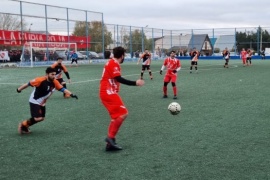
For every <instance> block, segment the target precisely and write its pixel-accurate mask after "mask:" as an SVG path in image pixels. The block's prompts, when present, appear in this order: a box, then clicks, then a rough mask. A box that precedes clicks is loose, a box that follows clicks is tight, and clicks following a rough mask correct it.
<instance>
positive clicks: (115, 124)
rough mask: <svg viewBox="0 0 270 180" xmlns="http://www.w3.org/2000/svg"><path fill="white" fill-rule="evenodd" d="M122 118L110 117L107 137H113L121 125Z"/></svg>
mask: <svg viewBox="0 0 270 180" xmlns="http://www.w3.org/2000/svg"><path fill="white" fill-rule="evenodd" d="M123 121H124V119H123V118H122V117H118V118H116V119H112V120H111V123H110V125H109V130H108V131H109V132H108V137H109V138H115V136H116V134H117V132H118V130H119V129H120V126H121V125H122V123H123Z"/></svg>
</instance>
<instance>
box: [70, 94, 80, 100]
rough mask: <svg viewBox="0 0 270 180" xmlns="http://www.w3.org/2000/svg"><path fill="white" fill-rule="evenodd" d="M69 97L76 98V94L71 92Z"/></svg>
mask: <svg viewBox="0 0 270 180" xmlns="http://www.w3.org/2000/svg"><path fill="white" fill-rule="evenodd" d="M70 97H72V98H76V99H78V96H77V95H75V94H71V95H70Z"/></svg>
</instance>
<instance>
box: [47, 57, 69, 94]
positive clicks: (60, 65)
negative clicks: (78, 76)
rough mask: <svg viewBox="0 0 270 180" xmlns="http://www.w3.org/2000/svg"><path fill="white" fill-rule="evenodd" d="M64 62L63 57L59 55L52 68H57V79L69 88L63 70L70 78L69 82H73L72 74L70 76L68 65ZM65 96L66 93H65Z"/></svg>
mask: <svg viewBox="0 0 270 180" xmlns="http://www.w3.org/2000/svg"><path fill="white" fill-rule="evenodd" d="M62 62H63V58H61V57H58V58H57V61H56V62H55V63H53V64H52V65H51V67H52V68H54V69H56V76H55V79H56V80H57V81H58V82H59V83H60V84H61V85H62V86H64V88H67V83H66V82H65V81H64V79H63V76H62V72H64V73H65V75H66V77H67V79H68V82H69V83H71V80H70V76H69V73H68V70H67V68H66V66H65V65H64V64H63V63H62ZM63 95H64V97H66V96H65V93H63Z"/></svg>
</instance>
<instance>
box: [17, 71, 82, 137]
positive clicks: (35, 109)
mask: <svg viewBox="0 0 270 180" xmlns="http://www.w3.org/2000/svg"><path fill="white" fill-rule="evenodd" d="M55 77H56V70H55V69H54V68H51V67H48V68H47V69H46V76H42V77H37V78H35V79H33V80H31V81H30V82H29V83H26V84H23V85H22V86H20V87H19V88H17V92H18V93H20V92H21V91H22V90H24V89H26V88H28V87H29V86H32V87H34V90H33V92H32V93H31V96H30V98H29V103H30V112H31V118H29V119H27V120H24V121H23V122H21V123H19V127H18V132H19V133H20V134H25V133H30V130H29V126H32V125H34V124H36V123H38V122H41V121H43V120H44V119H45V113H46V108H45V103H46V101H47V99H48V98H49V97H50V96H51V95H52V93H53V91H54V90H55V89H57V90H59V91H62V92H64V93H66V94H67V95H68V96H69V97H72V98H76V99H78V97H77V96H76V95H74V94H72V93H71V92H70V91H69V90H67V89H66V88H64V87H63V86H62V85H61V84H60V83H59V82H58V81H57V80H56V79H55Z"/></svg>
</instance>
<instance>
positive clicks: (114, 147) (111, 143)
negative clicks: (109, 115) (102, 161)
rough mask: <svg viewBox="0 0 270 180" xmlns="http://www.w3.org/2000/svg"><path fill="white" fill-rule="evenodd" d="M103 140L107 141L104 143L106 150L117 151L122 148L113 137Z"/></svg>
mask: <svg viewBox="0 0 270 180" xmlns="http://www.w3.org/2000/svg"><path fill="white" fill-rule="evenodd" d="M105 141H106V142H107V145H106V151H119V150H122V149H123V148H122V147H120V146H118V145H117V144H116V142H115V139H114V138H108V137H107V138H106V139H105Z"/></svg>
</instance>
